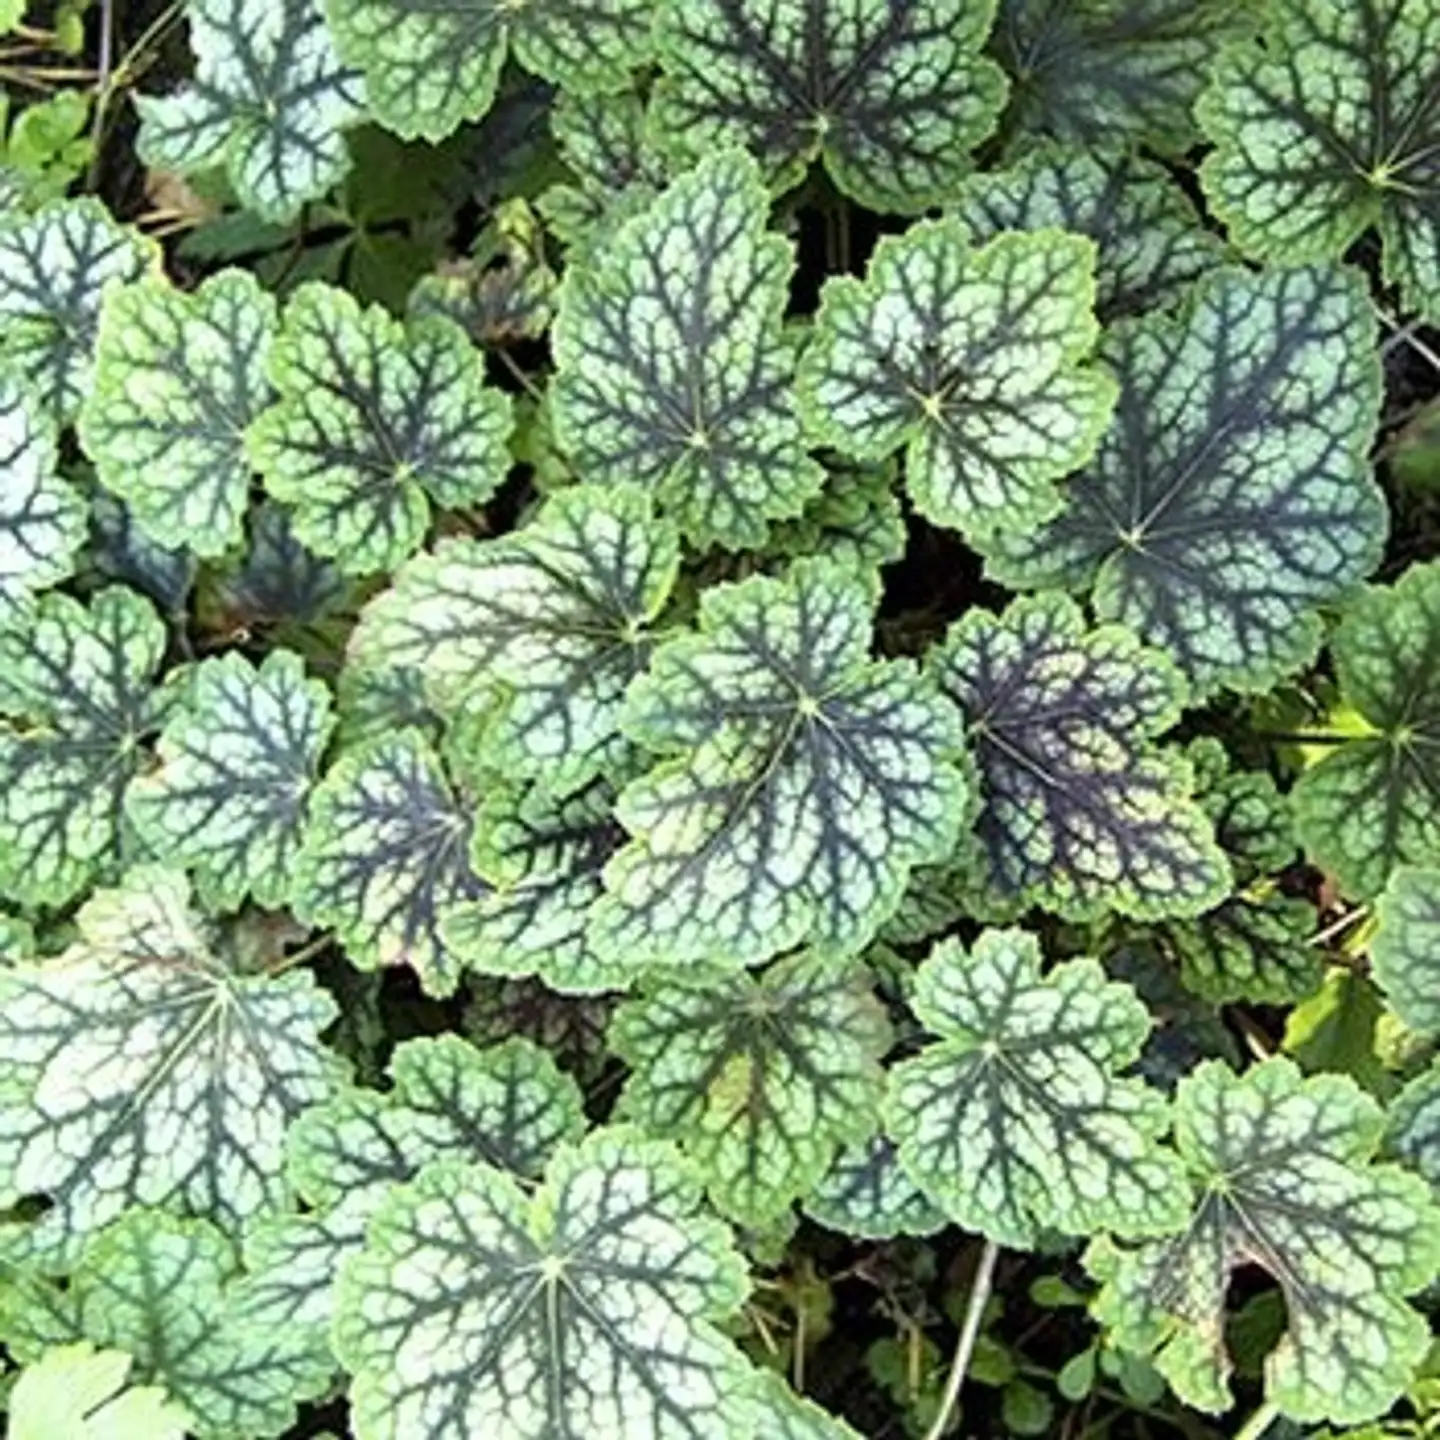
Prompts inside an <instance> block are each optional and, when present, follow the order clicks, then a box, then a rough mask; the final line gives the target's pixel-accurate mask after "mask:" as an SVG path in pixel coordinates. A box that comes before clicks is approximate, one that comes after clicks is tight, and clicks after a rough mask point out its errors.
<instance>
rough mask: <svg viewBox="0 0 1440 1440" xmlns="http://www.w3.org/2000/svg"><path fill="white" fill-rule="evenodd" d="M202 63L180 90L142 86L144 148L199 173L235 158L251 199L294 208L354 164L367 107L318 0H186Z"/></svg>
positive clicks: (273, 215)
mask: <svg viewBox="0 0 1440 1440" xmlns="http://www.w3.org/2000/svg"><path fill="white" fill-rule="evenodd" d="M185 15H186V18H187V19H188V21H189V23H190V48H191V49H192V50H193V51H194V52H195V74H194V78H193V79H192V80H191V81H190V82H189V84H187V85H185V86H183V87H182V88H181V89H180V90H178V91H176V92H175V93H174V94H173V95H166V96H158V95H137V96H135V107H136V109H137V110H138V111H139V112H140V133H139V135H138V137H137V139H136V142H135V146H136V150H137V152H138V154H139V156H140V158H141V159H142V160H144V161H145V163H146V164H148V165H152V166H158V167H161V168H163V169H166V170H177V171H179V172H180V173H182V174H185V175H190V174H194V173H196V172H197V171H202V170H208V169H210V168H212V167H217V166H224V168H225V172H226V174H227V175H228V176H229V179H230V183H231V185H233V186H234V187H235V193H236V195H237V196H238V197H239V199H240V203H241V205H242V206H244V208H245V209H247V210H251V211H253V212H254V213H255V214H256V215H258V216H259V217H260V218H261V219H264V220H277V221H282V220H289V219H291V218H292V217H293V216H294V215H296V214H297V213H298V211H299V210H300V207H301V206H302V205H303V204H304V203H305V202H306V201H307V200H314V199H316V198H317V197H319V196H321V195H323V194H325V192H326V191H327V190H329V189H330V188H331V187H332V186H333V185H335V184H337V183H338V182H339V181H340V179H341V178H342V177H343V176H344V174H345V171H346V168H347V166H348V164H349V155H348V152H347V151H346V148H345V136H344V127H345V126H347V125H353V124H354V123H355V122H356V121H358V120H359V119H360V118H361V116H362V114H363V111H362V108H361V102H360V85H359V76H358V75H357V74H356V73H355V72H354V71H353V70H349V69H347V68H346V67H345V66H344V65H342V64H341V63H340V59H339V57H338V56H337V55H336V53H335V48H334V45H333V44H332V42H331V38H330V32H329V31H328V30H327V29H326V27H325V22H324V20H323V19H322V17H321V15H320V10H319V7H318V5H317V4H316V3H315V0H187V4H186V7H185Z"/></svg>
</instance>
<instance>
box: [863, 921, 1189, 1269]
mask: <svg viewBox="0 0 1440 1440" xmlns="http://www.w3.org/2000/svg"><path fill="white" fill-rule="evenodd" d="M1040 965H1041V954H1040V942H1039V941H1038V940H1037V939H1036V938H1035V937H1034V936H1033V935H1030V934H1027V933H1026V932H1025V931H1023V930H987V931H985V932H983V933H982V934H981V936H980V938H979V939H978V940H977V941H976V942H975V945H974V947H973V948H972V949H971V950H970V951H969V952H968V953H967V952H966V951H965V950H964V949H962V948H961V946H960V944H959V943H958V942H957V941H954V940H946V941H942V942H941V943H940V944H939V945H937V946H936V947H935V948H934V950H932V951H931V953H930V957H929V959H927V960H926V961H925V963H924V964H923V965H922V966H921V967H920V971H919V974H918V976H917V977H916V984H915V994H914V996H913V998H912V1001H911V1004H912V1008H913V1009H914V1011H915V1014H916V1015H917V1016H918V1017H919V1019H920V1021H921V1023H922V1024H923V1025H924V1026H925V1027H926V1029H927V1030H929V1031H930V1032H931V1033H932V1034H934V1035H936V1036H938V1037H939V1038H938V1039H937V1040H936V1041H934V1042H933V1043H932V1044H930V1045H928V1046H927V1047H926V1048H925V1049H924V1050H922V1051H921V1052H920V1054H919V1055H917V1056H915V1057H914V1058H913V1059H909V1060H903V1061H901V1062H900V1063H899V1064H898V1065H896V1066H893V1067H892V1068H891V1071H890V1093H889V1096H888V1098H887V1101H886V1117H887V1119H886V1130H887V1133H888V1134H890V1135H891V1136H893V1137H894V1140H895V1143H896V1146H897V1149H898V1151H899V1155H900V1163H901V1165H902V1166H904V1168H905V1170H906V1172H907V1173H908V1174H909V1176H910V1178H911V1179H912V1180H913V1181H914V1182H915V1183H916V1184H917V1185H918V1186H919V1187H920V1189H921V1190H922V1191H923V1192H924V1194H925V1195H926V1197H927V1198H928V1199H930V1200H932V1201H934V1202H935V1203H936V1204H937V1205H939V1206H940V1208H941V1209H943V1210H944V1211H945V1213H946V1214H947V1215H948V1216H949V1217H950V1219H951V1220H953V1221H954V1222H955V1223H956V1224H958V1225H963V1226H964V1227H965V1228H966V1229H967V1230H974V1231H978V1232H979V1233H980V1234H982V1235H984V1236H985V1237H986V1238H987V1239H990V1240H993V1241H995V1242H996V1243H998V1244H1001V1245H1013V1246H1016V1247H1017V1248H1019V1249H1033V1248H1034V1247H1035V1246H1036V1244H1037V1243H1039V1240H1040V1237H1041V1234H1042V1233H1043V1232H1044V1231H1046V1230H1060V1231H1063V1232H1065V1233H1067V1234H1072V1235H1086V1234H1090V1233H1092V1232H1094V1231H1097V1230H1103V1229H1108V1230H1113V1231H1115V1232H1116V1233H1118V1234H1128V1235H1151V1234H1164V1233H1165V1232H1166V1231H1167V1230H1169V1229H1174V1228H1178V1226H1179V1225H1180V1224H1181V1223H1183V1218H1184V1209H1183V1206H1184V1198H1183V1196H1182V1194H1181V1189H1182V1186H1183V1181H1182V1178H1181V1175H1180V1173H1179V1171H1178V1167H1177V1166H1176V1164H1175V1161H1174V1158H1173V1157H1172V1156H1171V1155H1170V1154H1169V1153H1168V1152H1167V1151H1165V1150H1164V1149H1163V1148H1161V1146H1160V1144H1159V1143H1158V1142H1159V1136H1160V1135H1161V1133H1162V1132H1163V1131H1164V1130H1165V1129H1166V1128H1167V1127H1168V1125H1169V1112H1168V1107H1167V1106H1166V1104H1165V1099H1164V1097H1163V1096H1162V1095H1161V1094H1160V1092H1159V1091H1157V1090H1153V1089H1151V1088H1150V1087H1149V1086H1148V1085H1146V1084H1145V1083H1144V1081H1142V1080H1136V1079H1130V1078H1127V1077H1125V1076H1124V1075H1123V1073H1122V1072H1124V1071H1125V1070H1126V1069H1128V1068H1129V1067H1130V1066H1131V1065H1132V1064H1133V1063H1134V1062H1135V1060H1136V1058H1137V1057H1138V1056H1139V1054H1140V1047H1141V1046H1142V1045H1143V1044H1144V1042H1145V1038H1146V1036H1147V1035H1148V1034H1149V1033H1150V1025H1151V1022H1150V1016H1149V1013H1148V1012H1147V1011H1146V1009H1145V1007H1144V1005H1143V1004H1141V1002H1140V1000H1139V998H1138V997H1137V996H1136V995H1135V993H1134V991H1132V990H1131V989H1130V987H1129V986H1128V985H1122V984H1118V983H1116V982H1113V981H1107V980H1106V979H1105V975H1104V972H1103V971H1102V970H1101V969H1100V967H1099V965H1097V964H1096V963H1095V961H1093V960H1070V961H1067V962H1066V963H1064V964H1062V965H1056V966H1055V967H1053V968H1052V969H1051V970H1050V972H1049V973H1048V974H1046V975H1043V976H1042V975H1041V973H1040Z"/></svg>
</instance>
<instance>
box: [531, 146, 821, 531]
mask: <svg viewBox="0 0 1440 1440" xmlns="http://www.w3.org/2000/svg"><path fill="white" fill-rule="evenodd" d="M768 209H769V203H768V199H767V196H766V191H765V187H764V184H763V183H762V181H761V177H760V171H759V169H758V167H757V166H756V164H755V162H754V161H753V160H751V159H749V158H748V157H747V156H745V155H743V154H740V153H738V152H726V153H723V154H720V155H717V156H712V157H710V158H709V159H707V160H705V161H704V162H702V163H701V164H700V165H699V166H697V167H696V168H695V169H694V170H693V171H691V172H689V173H688V174H686V175H684V176H682V177H681V178H680V179H679V180H677V181H676V182H675V183H674V184H673V185H672V186H671V187H670V188H669V189H668V190H666V191H665V192H664V193H663V194H662V195H661V196H660V197H659V198H658V199H657V200H655V202H654V203H653V204H651V205H649V206H647V207H646V208H645V209H644V210H643V211H641V212H639V213H638V214H636V215H635V216H633V217H632V218H631V219H629V220H627V221H626V223H625V224H624V225H622V226H621V227H620V229H619V230H618V232H617V233H616V234H615V235H614V236H613V237H612V238H611V239H610V241H609V242H608V243H607V244H606V246H605V247H604V249H603V251H597V253H596V254H595V255H594V256H593V257H591V260H590V263H589V264H586V265H581V266H575V267H572V268H571V269H570V270H569V271H568V272H567V274H566V277H565V280H564V282H563V284H562V286H561V298H560V313H559V316H558V318H557V319H556V322H555V327H554V330H553V333H552V343H553V346H554V351H555V358H556V364H557V367H558V371H557V374H556V377H555V381H554V385H553V388H552V391H551V394H552V397H553V400H554V417H555V432H556V436H557V438H558V439H559V441H560V444H561V446H562V448H563V449H564V450H566V452H567V453H568V454H569V456H570V458H571V459H572V460H573V461H574V463H575V465H576V467H577V468H578V470H579V471H580V473H581V474H582V475H584V477H585V478H586V479H587V480H591V481H594V482H596V483H600V484H613V483H615V482H616V481H631V480H633V481H636V482H637V483H639V484H642V485H645V486H647V487H649V488H651V489H653V490H654V491H655V493H656V498H657V500H658V502H659V505H660V508H661V509H662V510H664V511H665V512H667V513H669V514H671V515H673V516H674V518H675V520H676V522H677V523H678V524H679V526H680V529H681V530H682V531H683V532H684V534H685V536H686V538H687V539H689V540H691V541H693V542H694V543H695V544H696V545H698V546H706V545H710V544H716V543H718V544H721V545H724V546H725V547H727V548H729V549H744V548H747V547H753V546H755V545H758V544H760V543H761V542H762V541H763V540H764V538H765V533H766V528H767V524H768V522H769V521H772V520H778V519H784V518H789V517H793V516H795V515H797V514H799V512H800V510H801V508H802V507H803V505H804V503H805V502H806V500H808V499H809V498H810V497H811V496H812V495H814V494H815V493H816V492H817V491H818V490H819V489H820V485H821V483H822V480H823V472H822V471H821V469H820V467H819V465H818V464H816V462H815V461H814V460H812V459H811V458H810V457H809V456H808V455H807V454H806V452H805V447H804V443H803V440H802V438H801V434H800V425H799V421H798V419H797V418H796V416H795V413H794V407H793V402H792V399H791V394H790V382H791V378H792V375H793V367H794V346H793V343H792V342H791V340H790V339H789V338H788V337H787V336H786V335H785V334H784V333H783V330H782V326H781V317H782V315H783V313H784V309H785V305H786V302H787V299H788V289H789V280H790V273H791V270H792V269H793V268H794V255H793V253H792V250H791V247H790V245H789V244H787V243H786V241H785V240H783V239H782V238H781V237H780V236H778V235H773V234H770V233H769V232H768V231H767V230H766V228H765V221H766V217H767V214H768Z"/></svg>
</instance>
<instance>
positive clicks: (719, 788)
mask: <svg viewBox="0 0 1440 1440" xmlns="http://www.w3.org/2000/svg"><path fill="white" fill-rule="evenodd" d="M872 603H873V602H872V601H871V599H870V598H869V595H868V593H867V591H866V589H865V587H864V586H863V585H861V584H859V583H858V582H857V581H856V580H855V579H854V577H853V576H851V575H850V574H849V572H847V571H846V570H844V569H841V568H837V567H836V566H835V565H834V564H833V563H831V562H825V561H797V562H796V563H795V565H794V566H793V567H792V568H791V570H790V571H789V573H788V574H787V575H786V576H785V577H784V578H783V579H773V578H771V577H769V576H755V577H752V578H751V579H749V580H745V581H741V582H739V583H737V584H731V585H722V586H715V587H713V588H711V589H709V590H707V591H706V592H705V593H704V594H703V595H702V596H701V600H700V616H699V627H700V628H699V633H698V634H695V635H688V636H681V637H679V638H678V639H675V640H672V641H669V642H667V643H666V644H665V645H662V646H661V647H660V648H659V649H658V650H657V651H656V653H655V657H654V659H653V660H652V662H651V666H650V670H649V672H648V673H647V674H646V675H643V676H641V677H640V678H639V679H638V680H636V681H635V682H634V683H633V684H632V685H631V687H630V693H629V701H628V704H627V720H626V730H627V733H629V734H630V735H631V736H632V738H634V739H635V740H636V741H637V742H638V743H640V744H642V745H644V746H646V747H647V748H648V749H650V750H651V751H654V752H657V753H659V754H661V755H663V756H665V757H667V758H665V759H662V760H661V761H660V762H659V763H658V764H657V765H656V767H655V768H654V769H653V770H652V771H650V772H649V774H647V775H645V776H642V777H641V778H640V779H638V780H635V781H633V782H632V783H631V784H630V785H628V786H627V787H626V788H625V789H624V791H622V793H621V795H620V799H619V802H618V803H617V805H616V809H615V813H616V817H617V818H618V819H619V821H620V822H621V824H623V825H624V826H625V828H626V829H627V830H628V831H629V832H630V833H631V835H632V836H633V837H635V838H634V839H632V841H631V842H630V844H629V845H627V846H626V847H625V849H623V850H621V851H620V853H619V854H618V855H616V856H615V857H614V859H612V860H611V861H610V863H609V865H608V866H607V867H606V871H605V883H606V888H607V890H608V891H609V893H608V894H607V895H606V896H605V898H604V899H603V900H602V901H601V902H600V903H599V904H598V905H597V907H596V909H595V925H594V928H593V929H592V932H591V933H592V938H593V939H594V942H595V944H596V946H597V948H598V949H599V951H600V953H601V955H602V957H604V958H606V959H608V960H611V961H612V962H615V963H620V962H624V963H626V964H629V965H631V966H633V967H636V968H638V967H640V966H642V965H644V964H646V963H653V964H656V965H664V966H678V965H685V964H688V963H694V962H707V961H708V962H716V963H720V964H725V965H746V964H754V963H757V962H759V961H761V960H764V959H768V958H769V957H770V956H772V955H776V954H779V953H781V952H782V951H784V950H788V949H792V948H794V947H795V946H798V945H801V944H804V943H807V942H808V943H810V944H812V945H813V946H814V947H815V948H816V949H818V950H821V951H823V952H825V953H829V954H836V953H854V952H855V951H856V950H857V949H859V948H860V947H861V946H863V945H864V944H865V943H866V941H868V940H869V939H870V938H871V937H872V936H873V935H874V933H875V931H876V930H877V929H878V928H879V926H880V925H881V924H882V923H883V922H884V920H885V919H886V918H887V917H888V916H889V915H890V914H892V913H893V912H894V910H895V909H896V907H897V906H898V905H899V903H900V898H901V895H902V894H903V892H904V889H905V884H906V881H907V879H908V877H909V874H910V870H911V868H912V867H913V866H915V865H922V864H925V863H927V862H933V861H939V860H942V859H945V858H947V857H948V855H949V853H950V851H951V849H952V848H953V846H954V844H955V841H956V838H957V834H958V830H959V827H960V825H961V823H962V822H963V820H964V818H965V815H966V811H967V808H968V802H969V798H970V794H971V791H970V786H969V783H968V781H967V779H966V777H965V776H964V774H963V773H962V772H961V770H960V769H959V768H958V766H957V764H956V763H954V761H956V760H958V758H959V755H958V751H959V746H960V725H959V718H958V716H957V715H956V713H955V711H954V709H953V707H952V706H950V705H949V704H948V703H947V702H946V701H944V700H942V699H941V698H940V697H939V696H938V695H937V694H936V693H935V691H934V689H933V687H932V685H931V684H930V682H929V681H928V680H926V679H925V678H924V677H922V676H921V675H920V674H919V672H918V671H917V670H916V669H915V668H914V667H913V666H912V665H911V664H910V663H908V662H906V661H901V660H880V661H875V660H871V659H870V658H869V649H870V628H871V611H872Z"/></svg>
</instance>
